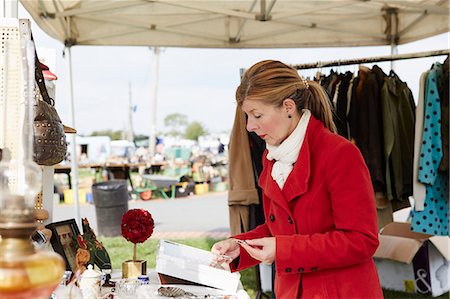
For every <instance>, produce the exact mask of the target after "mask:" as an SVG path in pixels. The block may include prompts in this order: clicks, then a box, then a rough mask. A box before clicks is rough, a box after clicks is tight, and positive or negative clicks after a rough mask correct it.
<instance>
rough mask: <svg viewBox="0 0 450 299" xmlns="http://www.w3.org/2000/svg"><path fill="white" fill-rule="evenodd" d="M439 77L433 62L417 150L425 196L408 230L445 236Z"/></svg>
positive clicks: (439, 69) (446, 196)
mask: <svg viewBox="0 0 450 299" xmlns="http://www.w3.org/2000/svg"><path fill="white" fill-rule="evenodd" d="M441 76H443V66H442V64H440V63H435V64H434V65H433V67H432V68H431V70H430V72H429V74H428V78H427V83H426V98H425V121H424V131H423V137H422V148H421V153H420V164H419V165H420V168H419V181H420V182H422V183H424V184H425V188H426V198H425V203H424V209H423V210H422V211H417V210H413V213H412V214H413V215H412V222H411V229H412V230H413V231H417V232H421V233H426V234H431V235H449V228H448V226H449V223H448V221H449V218H448V208H449V206H448V200H449V194H448V192H449V188H448V179H449V176H448V171H447V172H440V171H438V169H439V164H440V163H441V160H442V157H443V153H442V139H441V122H440V121H441V104H440V98H439V88H438V85H437V83H438V81H439V80H438V77H441Z"/></svg>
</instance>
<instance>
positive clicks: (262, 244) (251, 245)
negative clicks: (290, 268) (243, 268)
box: [237, 237, 276, 264]
mask: <svg viewBox="0 0 450 299" xmlns="http://www.w3.org/2000/svg"><path fill="white" fill-rule="evenodd" d="M237 242H238V243H239V245H241V246H242V248H244V249H245V250H246V251H247V252H248V254H249V255H250V256H251V257H253V258H254V259H257V260H259V261H261V262H263V263H266V264H272V263H273V261H274V260H275V248H276V245H275V238H273V237H271V238H261V239H253V240H238V241H237Z"/></svg>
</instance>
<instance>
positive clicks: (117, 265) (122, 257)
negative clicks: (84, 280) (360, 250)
mask: <svg viewBox="0 0 450 299" xmlns="http://www.w3.org/2000/svg"><path fill="white" fill-rule="evenodd" d="M99 240H100V241H101V242H102V243H103V245H104V246H105V248H106V249H107V250H108V253H109V256H110V258H111V264H112V267H113V269H121V267H122V262H124V261H126V260H130V259H132V258H133V244H132V243H130V242H128V241H126V240H125V239H124V238H122V237H113V238H106V237H99ZM173 241H175V242H178V243H181V244H186V245H189V246H193V247H196V248H201V249H205V250H210V249H211V247H212V245H213V244H214V243H216V242H217V241H218V240H215V239H211V238H196V239H187V240H173ZM158 242H159V240H154V239H150V240H147V241H146V242H145V243H143V244H138V246H137V254H136V255H137V258H138V259H143V260H146V261H147V267H149V268H155V260H156V251H157V246H158ZM241 282H242V285H243V286H244V289H245V290H246V291H247V293H248V294H249V296H250V298H255V295H256V279H255V269H254V268H250V269H247V270H244V271H241ZM383 294H384V297H385V299H394V298H396V299H400V298H402V299H412V298H429V297H425V296H422V295H419V294H410V293H403V292H396V291H390V290H383ZM267 298H270V295H269V296H267ZM435 298H439V299H444V298H449V293H446V294H443V295H441V296H439V297H435Z"/></svg>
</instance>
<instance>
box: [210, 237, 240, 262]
mask: <svg viewBox="0 0 450 299" xmlns="http://www.w3.org/2000/svg"><path fill="white" fill-rule="evenodd" d="M211 252H212V253H214V255H215V256H216V257H215V262H217V263H219V264H221V263H227V264H229V263H230V262H231V261H233V260H234V259H235V258H237V257H238V256H239V254H240V249H239V245H238V243H237V240H236V239H233V238H230V239H226V240H223V241H220V242H217V243H216V244H214V245H213V247H212V248H211Z"/></svg>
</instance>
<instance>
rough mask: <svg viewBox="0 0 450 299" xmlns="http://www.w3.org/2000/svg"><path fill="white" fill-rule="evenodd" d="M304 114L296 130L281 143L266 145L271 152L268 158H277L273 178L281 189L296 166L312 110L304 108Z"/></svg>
mask: <svg viewBox="0 0 450 299" xmlns="http://www.w3.org/2000/svg"><path fill="white" fill-rule="evenodd" d="M302 112H303V114H302V117H301V118H300V121H299V122H298V124H297V127H296V128H295V130H294V131H293V132H292V133H291V135H289V136H288V138H286V139H285V140H284V141H283V142H282V143H281V144H280V145H269V144H267V145H266V148H267V150H268V151H269V153H268V154H267V159H269V160H275V161H276V162H275V163H274V164H273V168H272V178H273V179H274V180H275V181H276V182H277V184H278V186H279V187H280V189H283V186H284V183H285V182H286V179H287V177H288V176H289V174H290V173H291V171H292V169H293V168H294V163H295V161H297V158H298V154H299V153H300V149H301V148H302V144H303V140H304V139H305V135H306V128H307V127H308V123H309V119H310V117H311V112H310V111H309V110H308V109H303V110H302Z"/></svg>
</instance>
